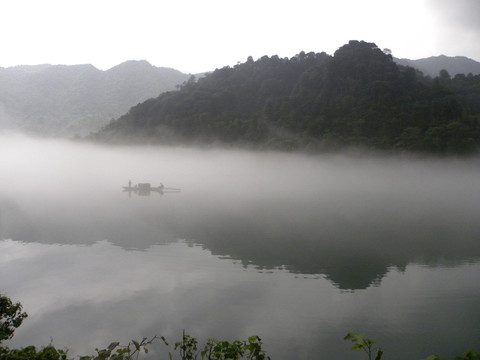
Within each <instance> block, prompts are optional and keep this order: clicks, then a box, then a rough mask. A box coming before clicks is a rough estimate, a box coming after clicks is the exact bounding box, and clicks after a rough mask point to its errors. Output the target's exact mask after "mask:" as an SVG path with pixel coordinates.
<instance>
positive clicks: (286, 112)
mask: <svg viewBox="0 0 480 360" xmlns="http://www.w3.org/2000/svg"><path fill="white" fill-rule="evenodd" d="M479 117H480V76H468V77H465V76H463V77H462V76H456V77H455V78H453V79H452V78H451V77H450V76H449V75H448V73H446V72H442V73H441V74H440V75H439V77H437V78H435V79H431V78H429V77H425V76H423V74H422V73H420V72H418V71H415V70H414V69H413V68H409V67H403V66H398V65H397V64H396V63H395V62H394V61H393V59H392V56H391V54H389V53H388V52H387V53H386V52H384V51H382V50H380V49H379V48H378V47H377V46H376V45H375V44H373V43H367V42H364V41H350V42H349V43H348V44H346V45H344V46H342V47H341V48H339V49H338V50H337V51H336V52H335V54H334V55H333V56H329V55H327V54H325V53H312V52H310V53H305V52H301V53H299V54H297V55H296V56H294V57H292V58H290V59H288V58H279V57H278V56H272V57H268V56H264V57H262V58H260V59H258V60H256V61H254V60H253V59H252V58H251V57H249V59H248V60H247V61H246V62H245V63H243V64H238V65H236V66H234V67H224V68H221V69H217V70H215V71H214V72H213V73H211V74H208V75H206V76H205V77H203V78H200V79H198V80H197V81H195V79H193V78H192V79H190V80H189V81H188V82H186V83H184V84H183V85H182V86H181V87H180V88H179V89H178V91H172V92H168V93H165V94H162V95H160V96H159V97H158V98H156V99H151V100H148V101H146V102H144V103H142V104H139V105H137V106H135V107H133V108H131V109H130V111H129V112H128V113H127V114H126V115H124V116H122V117H120V118H119V119H118V120H116V121H113V122H111V123H110V124H109V125H107V126H106V127H105V128H104V129H103V130H102V131H101V132H100V133H98V134H96V135H95V137H94V138H96V139H99V140H102V141H126V140H129V141H134V142H137V141H143V142H144V141H148V142H152V143H172V142H183V143H190V144H191V143H194V144H223V145H234V146H253V147H257V148H258V147H261V148H281V149H304V148H313V149H332V148H338V147H343V146H363V147H368V148H375V149H401V150H409V151H429V152H436V153H458V152H469V151H473V150H474V149H476V148H477V147H478V145H479V142H480V141H479V133H480V131H479V129H480V126H479V123H480V120H479Z"/></svg>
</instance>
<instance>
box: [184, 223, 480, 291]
mask: <svg viewBox="0 0 480 360" xmlns="http://www.w3.org/2000/svg"><path fill="white" fill-rule="evenodd" d="M237 215H239V214H237ZM360 216H361V214H359V217H360ZM375 216H376V217H377V219H376V220H375V219H367V218H365V219H364V220H365V221H359V222H357V223H355V224H352V223H350V224H349V223H347V222H342V219H341V218H335V217H332V216H328V215H327V216H326V217H325V218H323V219H322V218H316V217H315V216H314V215H313V214H311V215H310V218H309V219H303V221H295V220H293V221H292V220H290V221H285V218H283V219H282V218H281V217H280V218H279V219H278V220H279V221H277V222H272V223H269V222H268V221H265V222H264V223H262V222H258V221H257V220H256V219H255V218H253V217H252V218H249V219H245V218H242V217H241V216H232V217H230V218H229V219H225V218H222V217H221V216H219V217H217V218H216V219H211V221H208V222H205V223H203V224H198V225H199V226H198V227H195V228H193V229H192V230H193V231H192V233H191V237H192V238H193V239H194V240H192V241H197V242H199V243H201V244H203V246H204V247H205V248H208V249H209V250H210V251H211V252H212V253H213V254H214V255H217V256H229V257H231V258H233V259H238V260H241V261H242V262H243V263H244V264H245V265H254V266H258V267H259V268H266V269H268V268H278V267H282V268H286V269H287V270H289V271H291V272H293V273H298V274H323V275H324V276H326V277H327V278H328V279H330V280H331V281H332V282H333V283H334V284H336V285H337V286H338V287H339V288H341V289H363V288H367V287H369V286H371V285H374V284H375V283H377V282H378V281H380V280H381V279H382V278H383V276H385V275H386V273H387V272H388V270H389V268H391V267H397V268H399V269H404V268H405V267H406V266H407V265H408V264H410V263H414V262H420V263H425V264H427V265H431V266H436V265H441V266H444V265H457V264H460V263H463V261H464V260H465V259H472V258H478V257H480V243H478V241H476V238H475V236H474V234H475V233H477V234H478V231H479V228H478V226H476V228H475V229H473V228H470V231H463V232H462V231H459V230H458V229H457V228H455V227H453V224H448V223H446V224H445V223H444V224H441V223H440V222H439V220H440V219H438V218H428V216H427V217H426V218H425V219H424V221H422V222H420V223H415V222H405V221H404V222H403V223H392V222H391V220H389V218H388V215H387V217H385V218H382V214H376V215H375ZM457 225H458V224H457ZM470 225H471V224H470Z"/></svg>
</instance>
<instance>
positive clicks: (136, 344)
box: [132, 340, 140, 351]
mask: <svg viewBox="0 0 480 360" xmlns="http://www.w3.org/2000/svg"><path fill="white" fill-rule="evenodd" d="M132 343H133V345H134V346H135V349H137V351H140V344H139V343H138V341H135V340H132Z"/></svg>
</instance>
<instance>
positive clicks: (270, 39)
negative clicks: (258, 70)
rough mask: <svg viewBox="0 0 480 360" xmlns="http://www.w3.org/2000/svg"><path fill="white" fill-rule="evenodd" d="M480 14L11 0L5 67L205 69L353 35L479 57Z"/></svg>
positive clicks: (478, 7) (454, 3) (336, 3)
mask: <svg viewBox="0 0 480 360" xmlns="http://www.w3.org/2000/svg"><path fill="white" fill-rule="evenodd" d="M479 19H480V0H401V1H400V0H363V1H362V0H329V1H326V0H241V1H240V0H237V1H231V0H169V1H165V0H2V1H1V2H0V49H1V50H0V67H9V66H15V65H35V64H44V63H48V64H67V65H73V64H92V65H94V66H95V67H97V68H99V69H102V70H107V69H109V68H111V67H113V66H115V65H118V64H120V63H122V62H124V61H127V60H147V61H149V62H150V63H151V64H153V65H155V66H163V67H171V68H174V69H177V70H180V71H182V72H185V73H197V72H203V71H211V70H214V69H215V68H221V67H223V66H226V65H230V66H232V65H235V64H236V63H238V62H244V61H246V59H247V58H248V56H252V57H253V58H254V59H258V58H259V57H261V56H264V55H268V56H272V55H278V56H280V57H292V56H294V55H295V54H298V53H299V52H301V51H305V52H310V51H313V52H322V51H325V52H326V53H328V54H333V53H334V52H335V50H337V49H338V48H339V47H340V46H342V45H344V44H346V43H348V41H349V40H365V41H368V42H374V43H376V44H377V46H379V47H380V48H389V49H391V50H392V55H393V56H395V57H399V58H409V59H418V58H423V57H428V56H436V55H441V54H444V55H448V56H467V57H469V58H472V59H474V60H477V61H480V20H479Z"/></svg>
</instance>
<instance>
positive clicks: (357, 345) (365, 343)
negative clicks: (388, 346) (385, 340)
mask: <svg viewBox="0 0 480 360" xmlns="http://www.w3.org/2000/svg"><path fill="white" fill-rule="evenodd" d="M344 340H350V341H351V342H352V343H353V347H352V350H357V349H361V350H363V351H364V352H365V353H366V354H367V356H368V360H374V359H375V360H380V359H381V358H382V355H383V350H382V349H381V348H375V347H373V344H374V341H373V340H372V339H367V338H365V336H363V335H362V334H354V333H348V334H347V335H346V336H345V337H344ZM374 356H375V357H374Z"/></svg>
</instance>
